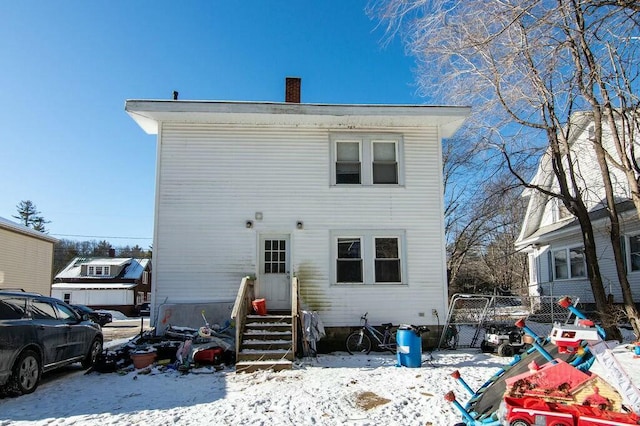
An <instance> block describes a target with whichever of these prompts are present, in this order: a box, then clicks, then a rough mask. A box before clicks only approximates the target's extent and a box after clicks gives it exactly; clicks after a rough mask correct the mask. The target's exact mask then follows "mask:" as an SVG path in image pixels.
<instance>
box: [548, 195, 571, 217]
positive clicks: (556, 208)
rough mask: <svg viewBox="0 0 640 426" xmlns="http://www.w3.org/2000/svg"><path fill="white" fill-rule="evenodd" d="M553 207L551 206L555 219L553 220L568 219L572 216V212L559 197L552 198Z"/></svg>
mask: <svg viewBox="0 0 640 426" xmlns="http://www.w3.org/2000/svg"><path fill="white" fill-rule="evenodd" d="M552 203H553V204H552V205H551V206H552V207H551V219H552V220H553V222H558V221H560V220H563V219H567V218H570V217H571V213H570V212H569V209H567V206H565V205H564V203H563V202H562V200H560V199H559V198H554V199H553V200H552Z"/></svg>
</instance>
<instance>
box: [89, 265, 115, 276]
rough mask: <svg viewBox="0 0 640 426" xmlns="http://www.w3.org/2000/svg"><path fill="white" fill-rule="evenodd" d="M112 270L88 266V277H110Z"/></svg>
mask: <svg viewBox="0 0 640 426" xmlns="http://www.w3.org/2000/svg"><path fill="white" fill-rule="evenodd" d="M110 269H111V268H110V267H109V266H88V267H87V275H90V276H94V277H102V276H108V275H109V272H110Z"/></svg>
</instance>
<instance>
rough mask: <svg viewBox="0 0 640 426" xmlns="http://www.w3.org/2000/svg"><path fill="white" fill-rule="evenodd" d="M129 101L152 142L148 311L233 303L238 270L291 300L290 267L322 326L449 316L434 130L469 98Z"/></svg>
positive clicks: (439, 135)
mask: <svg viewBox="0 0 640 426" xmlns="http://www.w3.org/2000/svg"><path fill="white" fill-rule="evenodd" d="M294 90H295V89H294ZM297 90H299V81H298V87H297ZM287 96H289V95H287ZM298 97H299V96H298ZM293 98H294V99H295V96H293ZM125 109H126V112H127V113H128V114H129V115H130V116H131V117H132V118H133V119H134V120H135V122H136V123H137V124H138V125H139V126H140V127H141V128H142V129H143V130H144V131H145V132H146V133H148V134H152V135H156V141H157V163H156V164H157V178H156V200H155V231H154V240H153V257H154V275H153V286H152V288H153V294H152V316H153V315H154V314H155V315H158V312H159V311H158V308H159V307H160V306H161V305H163V304H180V303H203V302H225V301H226V302H233V301H234V300H235V298H236V295H237V293H238V287H239V285H240V282H241V280H242V277H245V276H252V277H255V282H256V284H255V286H256V287H255V288H256V290H255V291H256V297H260V298H264V299H266V304H267V308H268V309H269V310H271V309H287V308H290V306H291V297H292V296H291V277H292V276H295V277H297V279H298V281H299V286H300V297H301V299H302V303H303V304H304V306H306V307H307V308H308V309H311V310H314V311H317V312H318V313H319V315H320V317H321V318H322V321H323V323H324V325H325V327H344V326H352V325H354V324H355V325H357V324H358V322H359V319H360V316H361V315H362V314H363V313H365V312H369V318H370V319H371V321H372V322H374V323H383V322H393V323H394V324H398V323H409V324H435V323H436V320H437V318H436V315H437V314H439V315H440V318H442V319H444V318H446V309H447V275H446V266H445V265H446V262H445V237H444V226H443V183H442V153H441V141H442V139H443V138H448V137H451V136H452V135H453V134H454V132H455V131H456V130H457V129H458V128H459V127H460V125H461V124H462V123H463V121H464V120H465V118H466V117H467V115H468V114H469V112H470V110H469V108H468V107H451V106H423V105H320V104H303V103H299V99H298V100H297V101H296V100H294V101H290V102H283V103H276V102H224V101H183V100H127V101H126V107H125Z"/></svg>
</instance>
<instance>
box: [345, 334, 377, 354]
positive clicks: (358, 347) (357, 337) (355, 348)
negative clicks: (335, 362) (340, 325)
mask: <svg viewBox="0 0 640 426" xmlns="http://www.w3.org/2000/svg"><path fill="white" fill-rule="evenodd" d="M345 343H346V346H347V352H349V353H350V354H351V355H353V354H358V353H360V354H368V353H369V352H371V339H369V336H367V335H366V334H364V333H363V332H362V331H354V332H353V333H351V334H350V335H349V336H348V337H347V340H346V342H345Z"/></svg>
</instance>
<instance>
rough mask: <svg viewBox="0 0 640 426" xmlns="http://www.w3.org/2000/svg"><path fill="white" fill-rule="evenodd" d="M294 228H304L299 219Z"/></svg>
mask: <svg viewBox="0 0 640 426" xmlns="http://www.w3.org/2000/svg"><path fill="white" fill-rule="evenodd" d="M296 228H298V229H302V228H304V223H303V222H302V221H301V220H299V221H297V222H296Z"/></svg>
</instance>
